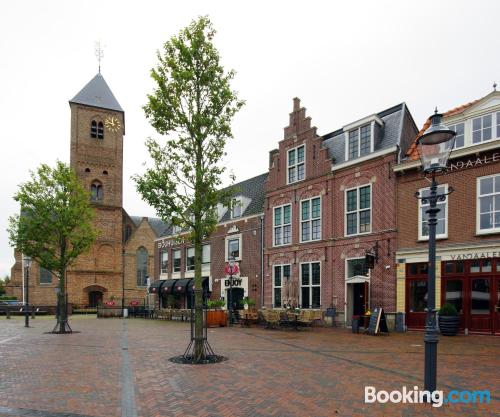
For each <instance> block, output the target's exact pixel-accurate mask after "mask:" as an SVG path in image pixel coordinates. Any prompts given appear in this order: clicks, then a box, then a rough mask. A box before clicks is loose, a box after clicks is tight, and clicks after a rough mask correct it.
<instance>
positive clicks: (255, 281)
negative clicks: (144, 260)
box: [150, 174, 267, 308]
mask: <svg viewBox="0 0 500 417" xmlns="http://www.w3.org/2000/svg"><path fill="white" fill-rule="evenodd" d="M266 181H267V174H263V175H259V176H257V177H254V178H250V179H248V180H246V181H242V182H240V183H238V184H235V185H234V190H235V195H234V200H235V201H236V206H235V208H234V209H232V210H231V209H228V208H226V207H222V206H221V207H219V208H218V212H219V224H218V226H217V228H216V230H215V231H214V232H213V233H212V234H211V235H210V238H209V239H207V240H206V241H205V242H204V245H203V256H202V260H203V264H202V276H203V278H204V283H203V285H204V289H205V292H206V293H207V296H209V297H210V298H211V299H213V300H218V299H222V300H224V301H225V302H226V306H227V300H228V291H229V283H228V281H227V279H226V274H225V273H224V267H225V266H226V263H227V260H228V256H229V255H230V254H232V255H233V256H234V258H235V259H236V261H237V262H238V264H239V268H240V275H239V277H237V278H236V279H235V280H233V297H232V299H233V302H234V304H235V305H236V307H237V308H239V307H242V305H241V304H240V303H239V300H241V299H243V298H244V297H248V298H250V299H253V300H255V302H256V305H257V306H260V305H261V288H262V286H261V282H262V256H261V255H262V238H263V235H262V221H263V220H262V216H263V203H264V184H265V182H266ZM154 265H155V273H154V276H155V282H153V284H152V286H151V288H150V292H152V293H156V294H159V295H160V296H159V297H158V296H156V297H155V302H156V303H157V305H158V303H160V304H159V305H160V306H161V307H167V306H168V307H179V308H187V307H191V305H192V298H191V297H192V289H191V288H192V285H193V283H194V246H193V245H192V244H191V243H190V242H189V241H188V240H187V235H186V234H185V233H183V232H182V231H178V230H174V229H173V228H172V227H168V228H167V229H166V232H165V234H164V235H163V237H161V238H158V239H156V241H155V262H154Z"/></svg>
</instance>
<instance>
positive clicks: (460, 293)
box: [441, 277, 466, 330]
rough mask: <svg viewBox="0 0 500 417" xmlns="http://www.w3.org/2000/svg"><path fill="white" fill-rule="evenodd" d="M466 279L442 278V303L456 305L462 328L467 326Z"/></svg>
mask: <svg viewBox="0 0 500 417" xmlns="http://www.w3.org/2000/svg"><path fill="white" fill-rule="evenodd" d="M464 284H465V280H464V278H450V277H445V278H443V279H442V284H441V305H443V304H445V303H450V304H452V305H454V306H455V308H456V309H457V311H458V314H459V315H460V329H461V330H463V329H464V328H465V311H466V305H465V303H464V298H465V297H464V294H465V285H464Z"/></svg>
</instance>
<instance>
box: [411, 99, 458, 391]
mask: <svg viewBox="0 0 500 417" xmlns="http://www.w3.org/2000/svg"><path fill="white" fill-rule="evenodd" d="M442 117H443V115H442V114H439V113H438V112H437V109H436V110H435V112H434V114H433V115H432V116H431V117H430V119H431V125H430V127H429V128H428V129H427V130H426V131H425V132H424V134H423V135H422V136H421V137H420V138H419V139H418V141H417V148H418V153H419V156H420V161H421V163H422V171H423V172H424V175H425V176H427V175H430V176H431V187H430V192H429V195H425V196H421V195H420V193H418V192H417V193H416V194H415V197H417V198H418V199H421V200H422V202H423V203H426V204H429V209H428V210H426V213H427V214H428V215H429V218H428V221H427V224H428V227H429V268H428V271H429V272H428V276H429V279H428V283H427V294H428V295H427V315H426V320H425V336H424V342H425V372H424V387H425V388H424V389H425V390H426V391H429V392H430V393H431V394H432V393H433V392H434V391H435V390H436V370H437V344H438V342H439V334H438V330H437V327H436V290H435V288H436V225H437V213H439V211H440V209H439V208H438V207H437V203H438V202H440V201H445V200H446V196H447V195H448V194H450V193H452V192H453V188H451V187H448V192H447V193H443V194H438V193H437V189H438V183H437V181H436V174H437V173H442V172H446V171H447V170H448V166H447V164H448V158H449V156H450V152H451V150H452V149H453V145H454V144H455V136H456V133H455V132H454V131H453V130H451V129H448V128H447V127H446V126H445V125H443V124H441V120H442Z"/></svg>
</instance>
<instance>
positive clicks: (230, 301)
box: [227, 256, 234, 327]
mask: <svg viewBox="0 0 500 417" xmlns="http://www.w3.org/2000/svg"><path fill="white" fill-rule="evenodd" d="M228 262H229V295H228V297H227V302H228V304H229V326H230V327H231V326H232V325H233V324H234V315H233V270H234V256H229V258H228Z"/></svg>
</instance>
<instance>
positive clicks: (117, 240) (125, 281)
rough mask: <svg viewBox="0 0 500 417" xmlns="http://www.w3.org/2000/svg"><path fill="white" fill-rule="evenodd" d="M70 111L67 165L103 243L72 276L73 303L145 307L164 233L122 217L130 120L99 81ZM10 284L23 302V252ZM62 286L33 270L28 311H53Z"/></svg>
mask: <svg viewBox="0 0 500 417" xmlns="http://www.w3.org/2000/svg"><path fill="white" fill-rule="evenodd" d="M69 104H70V109H71V134H70V137H71V140H70V144H71V152H70V164H71V167H72V168H73V169H74V170H75V172H76V174H77V176H78V178H79V179H80V180H81V182H82V184H83V185H84V187H85V188H86V189H87V190H88V191H89V192H90V193H91V204H92V207H93V208H94V211H95V215H94V222H95V225H96V227H97V229H98V231H99V236H98V238H97V240H96V242H95V243H94V244H93V246H92V247H91V248H90V250H89V251H88V252H87V253H84V254H82V255H80V256H79V257H78V259H77V261H76V263H75V264H74V265H73V266H71V267H70V268H69V269H68V274H67V294H68V301H69V303H72V304H77V305H83V306H95V305H97V304H98V303H100V302H102V301H114V302H115V303H116V305H121V301H122V298H123V297H124V303H125V304H126V305H128V302H129V301H130V300H132V299H137V300H141V301H142V299H143V298H144V296H145V293H146V277H147V276H148V275H152V273H153V245H154V239H155V238H156V237H157V236H158V235H159V234H160V233H161V232H163V230H164V227H165V226H164V225H163V223H161V222H160V221H159V220H158V219H147V218H141V217H131V216H129V215H128V214H127V213H126V211H125V210H124V209H123V187H122V184H123V137H124V135H125V112H124V111H123V109H122V108H121V106H120V104H119V103H118V101H117V100H116V98H115V97H114V95H113V93H112V92H111V90H110V88H109V87H108V85H107V83H106V81H105V80H104V77H103V76H102V75H101V74H100V73H99V74H97V75H96V76H95V77H94V78H93V79H92V80H91V81H90V82H89V83H88V84H87V85H86V86H85V87H84V88H83V89H82V90H81V91H80V92H79V93H78V94H77V95H76V96H75V97H74V98H73V99H72V100H70V102H69ZM11 278H12V279H11V281H10V284H9V286H8V287H7V291H8V293H9V294H12V295H15V296H17V297H18V299H22V298H23V268H22V254H20V253H19V252H18V251H15V264H14V266H13V267H12V271H11ZM57 286H58V282H57V278H55V277H53V276H52V275H51V274H50V273H49V272H48V271H45V270H43V269H42V268H40V266H39V265H37V264H36V263H33V264H32V267H31V268H30V280H29V294H30V303H31V304H34V305H43V306H54V305H55V303H56V295H55V288H56V287H57Z"/></svg>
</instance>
